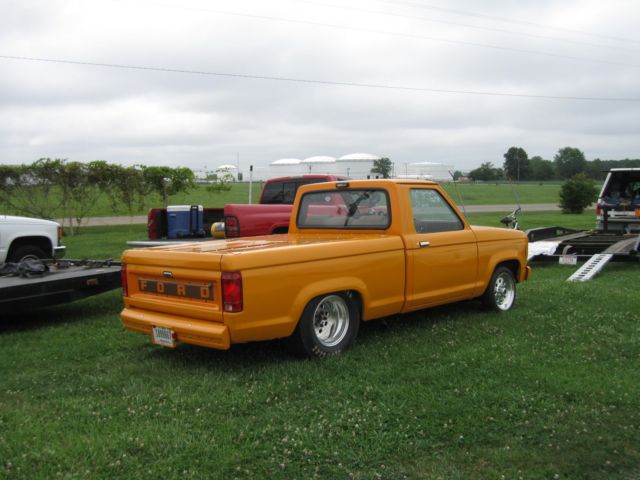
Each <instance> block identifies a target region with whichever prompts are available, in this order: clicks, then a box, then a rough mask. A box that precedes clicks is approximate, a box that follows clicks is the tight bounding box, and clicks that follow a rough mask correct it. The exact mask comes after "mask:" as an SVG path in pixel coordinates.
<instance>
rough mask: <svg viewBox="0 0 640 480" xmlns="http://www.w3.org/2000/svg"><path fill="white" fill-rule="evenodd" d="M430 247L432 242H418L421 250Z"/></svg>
mask: <svg viewBox="0 0 640 480" xmlns="http://www.w3.org/2000/svg"><path fill="white" fill-rule="evenodd" d="M429 245H431V242H418V246H419V247H420V248H424V247H428V246H429Z"/></svg>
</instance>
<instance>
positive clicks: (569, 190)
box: [560, 173, 598, 213]
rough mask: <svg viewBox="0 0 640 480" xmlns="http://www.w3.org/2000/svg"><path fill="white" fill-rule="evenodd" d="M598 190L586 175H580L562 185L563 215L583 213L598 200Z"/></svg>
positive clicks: (561, 205)
mask: <svg viewBox="0 0 640 480" xmlns="http://www.w3.org/2000/svg"><path fill="white" fill-rule="evenodd" d="M597 194H598V190H597V188H596V187H595V185H594V184H593V180H591V179H590V178H589V177H587V176H586V175H585V174H584V173H578V174H576V175H574V176H573V177H571V178H570V179H569V180H567V181H566V182H564V183H563V184H562V187H561V188H560V207H562V212H563V213H582V212H583V211H584V209H585V208H587V207H588V206H589V205H591V203H592V202H594V201H595V200H596V195H597Z"/></svg>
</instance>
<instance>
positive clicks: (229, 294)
mask: <svg viewBox="0 0 640 480" xmlns="http://www.w3.org/2000/svg"><path fill="white" fill-rule="evenodd" d="M222 309H223V310H224V311H225V312H241V311H242V275H241V274H240V272H222Z"/></svg>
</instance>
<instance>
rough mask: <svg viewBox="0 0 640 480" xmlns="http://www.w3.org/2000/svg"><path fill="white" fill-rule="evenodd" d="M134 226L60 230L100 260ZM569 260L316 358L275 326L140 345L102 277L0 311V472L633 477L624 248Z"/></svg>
mask: <svg viewBox="0 0 640 480" xmlns="http://www.w3.org/2000/svg"><path fill="white" fill-rule="evenodd" d="M469 217H470V218H471V221H472V222H473V223H485V224H487V223H489V224H497V220H498V219H499V217H500V215H499V214H470V215H469ZM521 220H522V222H523V226H524V228H531V227H532V226H542V225H551V224H560V225H565V226H569V225H567V224H573V225H574V226H576V227H579V226H591V224H592V221H593V215H592V214H591V213H587V214H584V215H561V214H559V213H548V212H542V213H537V212H535V213H525V214H523V215H522V216H521ZM144 236H145V227H144V226H142V225H139V226H119V227H97V228H86V229H84V230H83V232H82V233H81V234H80V235H77V236H74V237H67V238H66V240H65V243H66V244H67V248H68V256H69V257H70V258H80V257H86V256H88V257H91V258H105V257H112V258H117V257H119V255H120V252H121V251H122V250H123V249H124V248H125V241H126V240H129V239H134V238H136V237H137V238H144ZM573 270H574V269H573V268H571V267H562V266H558V265H551V264H535V265H534V270H533V278H532V279H531V280H530V281H529V282H526V283H525V284H522V285H520V286H519V290H518V301H517V305H516V307H515V308H514V309H513V310H512V311H510V312H508V313H506V314H497V313H491V312H486V311H483V310H481V309H480V308H479V306H478V304H476V303H474V302H465V303H460V304H456V305H451V306H446V307H441V308H435V309H432V310H427V311H423V312H418V313H414V314H411V315H404V316H396V317H392V318H387V319H384V320H378V321H373V322H368V323H365V324H363V326H362V328H361V330H360V334H359V338H358V342H357V343H356V345H355V347H354V348H353V349H352V350H350V351H349V352H347V353H346V354H344V355H341V356H339V357H336V358H329V359H325V360H322V361H301V360H297V359H295V358H294V357H293V356H291V355H290V354H289V353H288V351H287V350H286V348H285V347H284V345H282V343H280V342H267V343H255V344H248V345H238V346H234V347H233V348H232V349H231V350H230V351H215V350H208V349H203V348H197V347H191V346H186V345H181V346H179V348H177V349H175V350H169V349H163V348H161V347H157V346H154V345H151V344H150V342H149V340H148V338H147V337H145V336H143V335H139V334H135V333H132V332H129V331H125V330H124V329H123V328H122V326H121V324H120V320H119V311H120V309H121V308H122V301H121V298H120V292H119V291H112V292H109V293H106V294H102V295H100V296H97V297H93V298H89V299H85V300H82V301H78V302H75V303H72V304H68V305H63V306H58V307H54V308H49V309H44V310H39V311H35V312H32V313H29V314H28V315H20V316H7V315H2V314H0V351H1V352H2V361H1V362H0V379H1V380H0V478H8V479H12V478H16V479H50V478H92V479H94V478H149V479H156V478H162V477H165V478H251V479H253V478H276V479H277V478H282V479H290V478H314V477H316V478H357V479H358V478H359V479H370V478H391V479H395V478H442V479H485V478H526V479H530V478H531V479H534V478H540V479H547V478H570V479H573V478H586V479H599V478H614V479H615V478H619V479H630V478H638V477H639V476H640V373H639V372H640V328H639V327H638V320H637V316H638V313H637V305H636V304H635V303H634V301H633V298H632V297H633V295H634V289H633V288H632V287H630V285H635V284H636V283H637V280H638V264H637V263H636V264H610V265H608V266H607V267H606V269H605V270H604V272H603V273H601V274H600V275H599V276H597V277H596V278H595V279H593V280H592V281H590V282H587V283H578V284H576V283H567V282H566V281H565V280H566V278H567V277H568V276H569V275H570V274H571V273H572V272H573ZM636 303H637V302H636Z"/></svg>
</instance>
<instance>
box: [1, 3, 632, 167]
mask: <svg viewBox="0 0 640 480" xmlns="http://www.w3.org/2000/svg"><path fill="white" fill-rule="evenodd" d="M0 5H1V6H2V10H1V11H2V13H1V14H0V45H1V48H0V163H2V164H17V163H31V162H33V161H35V160H37V159H38V158H41V157H51V158H67V159H69V160H77V161H90V160H97V159H101V160H107V161H109V162H112V163H120V164H123V165H132V164H147V165H169V166H188V167H190V168H193V169H195V170H202V169H205V168H206V169H208V170H212V169H215V167H216V166H217V165H220V164H228V163H231V164H234V165H235V164H236V163H238V159H239V164H240V168H241V170H246V169H247V167H248V165H249V164H253V165H255V166H256V168H260V167H265V166H266V165H268V164H269V163H270V162H272V161H274V160H277V159H280V158H290V157H294V158H301V159H303V158H306V157H310V156H314V155H331V156H336V157H339V156H342V155H345V154H348V153H353V152H368V153H373V154H376V155H380V156H386V157H389V158H391V160H392V161H394V162H396V163H398V164H401V163H407V162H421V161H430V162H442V163H447V164H453V165H454V166H455V168H456V169H459V170H469V169H472V168H475V167H477V166H479V165H480V163H482V162H493V163H494V165H497V166H501V165H502V162H503V156H502V155H503V154H504V152H506V151H507V149H508V148H509V147H510V146H514V145H515V146H519V147H522V148H524V149H525V150H526V151H527V153H528V154H529V156H530V157H531V156H534V155H540V156H542V157H543V158H547V159H553V156H554V155H555V153H556V152H557V151H558V149H559V148H562V147H565V146H572V147H577V148H580V149H581V150H582V151H583V152H584V153H585V155H586V156H587V159H594V158H602V159H620V158H640V134H639V133H640V132H639V129H640V30H639V25H640V2H638V1H637V0H608V1H606V2H603V1H602V0H580V1H571V0H563V1H560V0H557V1H553V0H536V1H533V0H530V1H523V0H510V1H509V0H485V1H483V2H477V1H470V0H469V1H464V0H452V1H446V2H445V1H444V0H384V1H383V0H368V1H358V0H326V1H325V0H317V1H315V0H313V1H311V0H308V1H307V0H304V1H303V0H296V1H294V0H291V1H289V0H270V1H269V2H258V1H250V0H235V1H234V2H223V1H217V0H209V1H198V0H183V1H178V0H158V1H157V2H155V1H128V0H121V1H118V0H20V1H9V0H0ZM9 57H12V58H9ZM35 59H38V60H35ZM45 60H55V62H52V61H45ZM97 64H101V65H102V66H98V65H97ZM117 66H120V67H123V66H126V67H136V68H117ZM285 79H288V80H285ZM290 80H297V81H290Z"/></svg>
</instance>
